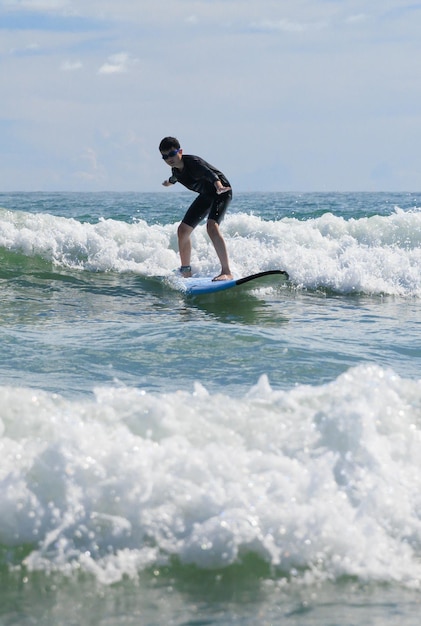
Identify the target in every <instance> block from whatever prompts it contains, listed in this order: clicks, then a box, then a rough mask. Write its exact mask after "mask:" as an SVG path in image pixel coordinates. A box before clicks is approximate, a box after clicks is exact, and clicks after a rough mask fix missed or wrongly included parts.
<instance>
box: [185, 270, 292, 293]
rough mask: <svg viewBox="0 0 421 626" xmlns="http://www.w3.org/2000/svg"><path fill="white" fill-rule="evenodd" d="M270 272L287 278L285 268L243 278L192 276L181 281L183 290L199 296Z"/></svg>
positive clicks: (255, 278) (268, 274) (222, 289)
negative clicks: (216, 278) (225, 278)
mask: <svg viewBox="0 0 421 626" xmlns="http://www.w3.org/2000/svg"><path fill="white" fill-rule="evenodd" d="M272 274H282V275H284V276H285V277H286V278H288V273H287V272H286V271H285V270H267V271H266V272H259V273H258V274H252V275H251V276H245V277H244V278H237V279H232V280H212V278H211V277H208V276H205V277H203V276H201V277H197V278H195V277H193V278H185V279H184V281H183V283H184V286H185V291H186V293H187V294H188V295H190V296H199V295H201V294H205V293H215V292H217V291H226V290H227V289H231V288H232V287H236V286H237V285H243V284H244V283H248V282H249V281H251V280H257V279H259V278H263V277H264V276H271V275H272Z"/></svg>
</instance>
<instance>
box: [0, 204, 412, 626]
mask: <svg viewBox="0 0 421 626" xmlns="http://www.w3.org/2000/svg"><path fill="white" fill-rule="evenodd" d="M190 201H191V195H189V194H186V193H172V192H169V193H165V192H163V193H158V194H136V193H132V194H130V193H127V194H112V193H103V194H70V193H61V194H59V193H55V194H43V193H27V194H19V193H15V194H0V207H1V208H0V261H1V263H0V287H1V293H2V306H1V309H0V341H1V352H0V583H1V584H0V624H2V625H3V624H19V625H23V624H43V625H48V626H50V625H51V626H53V625H54V626H58V625H62V624H63V625H64V624H66V625H67V624H79V625H80V624H84V625H89V624H92V625H94V624H98V625H111V624H112V625H114V624H140V625H142V626H143V625H150V626H158V625H170V624H173V625H177V626H181V625H185V626H187V625H189V626H193V625H196V626H198V625H199V624H200V625H203V624H208V625H222V626H223V625H229V624H235V625H242V626H254V625H255V624H257V623H259V624H261V625H277V624H286V625H288V626H295V625H297V626H333V625H337V626H345V625H347V626H349V625H351V624H352V625H354V624H355V625H356V624H364V625H365V626H369V625H373V626H385V625H386V626H387V625H389V624H396V622H397V621H399V623H401V624H403V625H405V626H412V625H414V626H415V625H418V624H419V611H420V600H421V374H420V365H421V342H420V330H421V247H420V244H421V198H420V195H419V194H416V193H407V194H404V193H402V194H387V193H383V194H369V193H366V194H356V193H355V194H351V193H349V194H334V193H332V194H328V193H326V194H310V193H308V194H277V193H272V194H262V193H260V194H251V193H250V194H236V195H235V196H234V200H233V202H232V204H231V207H230V210H229V212H228V215H227V216H226V218H225V220H224V222H223V224H222V227H221V228H222V232H223V234H224V237H225V239H226V243H227V247H228V250H229V255H230V262H231V268H232V271H233V273H234V274H235V276H236V277H241V276H245V275H248V274H252V273H256V272H260V271H265V270H270V269H283V270H286V271H287V272H288V274H289V281H285V280H284V279H282V278H280V277H276V276H275V277H272V279H271V280H270V281H266V282H263V283H248V285H247V287H246V286H244V288H243V287H238V288H235V289H234V290H230V291H227V292H221V293H220V294H214V295H210V296H200V297H197V298H191V297H188V296H186V295H185V294H184V293H183V291H182V290H180V289H179V288H178V283H177V281H176V280H174V269H175V268H176V267H177V266H178V265H179V259H178V254H177V239H176V229H177V223H178V221H179V220H180V218H181V217H182V215H183V213H184V211H185V209H186V208H187V206H188V204H189V202H190ZM192 267H193V272H194V273H195V274H212V275H216V274H217V273H219V270H220V268H219V266H218V262H217V258H216V256H215V252H214V250H213V247H212V245H211V244H210V242H209V240H208V238H207V235H206V229H205V226H204V225H200V226H199V227H198V228H197V229H196V231H195V232H194V234H193V256H192Z"/></svg>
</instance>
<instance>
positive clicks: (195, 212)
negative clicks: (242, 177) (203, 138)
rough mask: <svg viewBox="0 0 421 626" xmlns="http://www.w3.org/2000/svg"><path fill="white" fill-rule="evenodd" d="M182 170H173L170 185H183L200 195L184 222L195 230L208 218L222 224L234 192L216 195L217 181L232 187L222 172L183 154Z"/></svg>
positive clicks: (188, 211)
mask: <svg viewBox="0 0 421 626" xmlns="http://www.w3.org/2000/svg"><path fill="white" fill-rule="evenodd" d="M183 164H184V167H183V169H182V170H179V169H177V168H176V167H173V168H172V175H171V176H170V178H169V181H170V183H177V182H179V183H181V184H182V185H184V187H187V189H190V190H191V191H195V192H196V193H198V194H199V195H198V197H197V198H196V199H195V200H194V201H193V203H192V204H191V205H190V207H189V209H188V210H187V212H186V214H185V216H184V217H183V219H182V221H183V222H184V223H185V224H187V225H188V226H191V227H192V228H195V227H196V226H197V225H198V224H199V222H201V221H202V220H203V219H204V218H205V217H206V216H207V217H208V219H210V220H215V222H216V223H217V224H219V223H220V221H221V220H222V218H223V217H224V214H225V211H226V209H227V207H228V204H229V203H230V201H231V198H232V192H231V191H227V192H225V193H222V194H217V193H216V188H215V181H217V180H220V181H221V183H222V184H223V185H224V187H231V185H230V183H229V181H228V179H227V178H226V176H224V174H223V173H222V172H220V171H219V170H217V169H216V167H214V166H213V165H210V164H209V163H207V162H206V161H204V160H203V159H201V158H200V157H198V156H194V155H192V154H183Z"/></svg>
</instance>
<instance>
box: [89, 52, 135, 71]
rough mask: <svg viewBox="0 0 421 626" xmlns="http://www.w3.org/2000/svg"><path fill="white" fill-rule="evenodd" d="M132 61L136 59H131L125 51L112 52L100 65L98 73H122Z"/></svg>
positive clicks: (128, 67) (127, 69)
mask: <svg viewBox="0 0 421 626" xmlns="http://www.w3.org/2000/svg"><path fill="white" fill-rule="evenodd" d="M134 63H136V59H132V58H131V56H130V55H129V54H128V53H127V52H119V53H117V54H112V55H110V56H109V57H108V59H107V61H106V63H104V64H103V65H101V67H100V68H99V70H98V74H122V73H125V72H128V71H129V69H130V67H131V66H132V65H133V64H134Z"/></svg>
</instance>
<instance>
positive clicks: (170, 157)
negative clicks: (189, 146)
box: [161, 148, 183, 167]
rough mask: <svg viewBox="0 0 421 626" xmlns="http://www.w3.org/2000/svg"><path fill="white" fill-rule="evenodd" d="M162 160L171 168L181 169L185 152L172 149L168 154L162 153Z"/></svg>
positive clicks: (179, 149)
mask: <svg viewBox="0 0 421 626" xmlns="http://www.w3.org/2000/svg"><path fill="white" fill-rule="evenodd" d="M161 155H162V158H163V159H164V161H165V163H167V165H169V166H170V167H180V164H181V159H182V158H183V151H182V149H181V148H178V149H177V148H172V150H167V151H166V152H161Z"/></svg>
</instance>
